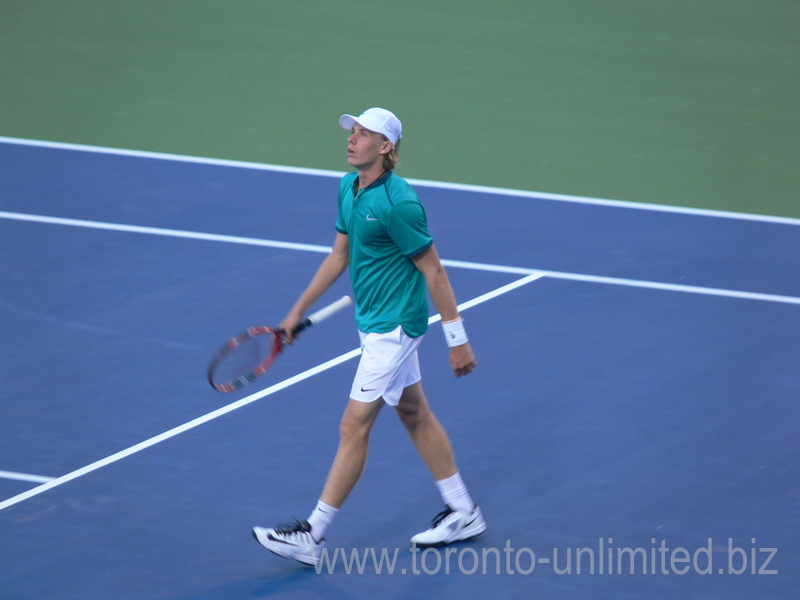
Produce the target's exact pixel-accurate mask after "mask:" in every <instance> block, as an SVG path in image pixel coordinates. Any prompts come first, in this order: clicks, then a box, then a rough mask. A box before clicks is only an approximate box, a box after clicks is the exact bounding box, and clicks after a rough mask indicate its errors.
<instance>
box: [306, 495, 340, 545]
mask: <svg viewBox="0 0 800 600" xmlns="http://www.w3.org/2000/svg"><path fill="white" fill-rule="evenodd" d="M338 512H339V509H338V508H334V507H332V506H330V505H329V504H325V503H324V502H323V501H322V500H320V501H319V502H317V506H316V508H315V509H314V512H312V513H311V516H310V517H308V524H309V525H311V535H312V536H314V539H315V540H317V541H318V542H319V541H321V540H322V538H323V537H325V530H326V529H327V528H328V525H330V524H331V523H333V519H334V518H335V517H336V513H338Z"/></svg>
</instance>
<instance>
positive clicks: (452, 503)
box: [396, 381, 486, 546]
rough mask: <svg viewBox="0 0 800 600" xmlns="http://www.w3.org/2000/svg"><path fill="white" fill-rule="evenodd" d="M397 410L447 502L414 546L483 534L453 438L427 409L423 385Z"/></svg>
mask: <svg viewBox="0 0 800 600" xmlns="http://www.w3.org/2000/svg"><path fill="white" fill-rule="evenodd" d="M396 410H397V415H398V417H400V421H401V422H402V423H403V425H404V426H405V428H406V430H407V431H408V433H409V435H410V436H411V439H412V441H413V442H414V445H415V446H416V448H417V450H418V452H419V453H420V456H422V459H423V460H424V461H425V464H426V465H427V466H428V468H429V469H430V471H431V473H432V474H433V477H434V479H435V480H436V486H437V487H438V488H439V492H440V494H441V496H442V499H443V500H444V502H445V509H444V510H443V511H442V512H440V513H439V514H437V515H436V517H434V519H433V521H432V523H431V526H430V528H428V529H427V530H425V531H423V532H420V533H418V534H417V535H415V536H414V537H412V538H411V543H412V544H416V545H418V546H442V545H445V544H450V543H453V542H458V541H463V540H467V539H471V538H473V537H476V536H477V535H480V534H481V533H483V531H485V529H486V522H485V521H484V519H483V515H482V514H481V510H480V508H479V507H478V506H476V505H475V503H474V502H473V500H472V498H471V497H470V495H469V492H468V491H467V487H466V485H464V482H463V480H462V478H461V474H460V473H459V472H458V468H457V466H456V461H455V455H454V452H453V446H452V444H451V443H450V438H449V437H448V436H447V432H446V431H445V430H444V427H442V425H441V423H439V420H438V419H437V418H436V415H435V414H434V413H433V411H432V410H431V408H430V406H429V405H428V401H427V399H426V397H425V393H424V391H423V389H422V382H421V381H417V382H416V383H414V384H412V385H409V386H408V387H407V388H406V389H405V390H404V391H403V395H402V396H401V397H400V401H399V402H398V404H397V407H396Z"/></svg>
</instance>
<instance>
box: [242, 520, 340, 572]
mask: <svg viewBox="0 0 800 600" xmlns="http://www.w3.org/2000/svg"><path fill="white" fill-rule="evenodd" d="M253 537H254V538H256V540H257V541H258V543H259V544H261V545H262V546H264V548H266V549H267V550H269V551H270V552H272V553H274V554H277V555H278V556H282V557H284V558H292V559H294V560H296V561H298V562H301V563H303V564H304V565H309V566H312V567H316V566H317V565H318V564H319V560H320V551H321V550H322V548H323V546H325V540H324V539H322V540H320V541H319V542H318V541H316V540H315V539H314V536H312V535H311V526H310V525H309V524H308V521H302V522H300V521H297V522H295V523H293V524H291V525H284V526H282V527H276V528H274V529H272V528H269V529H265V528H264V527H253Z"/></svg>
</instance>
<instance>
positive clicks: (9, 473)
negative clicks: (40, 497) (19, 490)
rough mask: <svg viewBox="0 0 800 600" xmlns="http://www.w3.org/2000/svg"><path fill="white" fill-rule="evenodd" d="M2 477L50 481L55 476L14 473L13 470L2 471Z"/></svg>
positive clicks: (0, 474) (36, 481) (39, 481)
mask: <svg viewBox="0 0 800 600" xmlns="http://www.w3.org/2000/svg"><path fill="white" fill-rule="evenodd" d="M0 479H14V480H15V481H30V482H33V483H47V482H48V481H53V480H54V479H55V477H43V476H42V475H30V474H28V473H14V472H13V471H0Z"/></svg>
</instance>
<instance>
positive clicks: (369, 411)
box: [253, 398, 384, 565]
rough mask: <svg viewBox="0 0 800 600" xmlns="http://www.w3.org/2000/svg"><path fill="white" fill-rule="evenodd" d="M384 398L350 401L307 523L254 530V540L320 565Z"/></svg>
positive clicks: (360, 468)
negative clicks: (329, 529) (327, 536)
mask: <svg viewBox="0 0 800 600" xmlns="http://www.w3.org/2000/svg"><path fill="white" fill-rule="evenodd" d="M383 404H384V403H383V399H381V398H378V399H376V400H374V401H373V402H368V403H367V402H358V401H356V400H352V399H351V400H350V401H349V402H348V404H347V407H346V408H345V411H344V414H343V415H342V421H341V424H340V427H339V436H340V437H339V449H338V451H337V452H336V457H335V458H334V460H333V466H332V467H331V471H330V473H329V474H328V479H327V481H326V482H325V487H324V488H323V491H322V496H321V497H320V500H319V502H317V506H316V507H315V508H314V511H313V512H312V513H311V515H310V516H309V518H308V520H307V521H296V522H295V523H293V524H290V525H285V526H282V527H276V528H264V527H254V528H253V537H255V538H256V540H258V542H259V543H260V544H261V545H262V546H264V547H265V548H266V549H267V550H269V551H270V552H273V553H275V554H277V555H279V556H283V557H285V558H292V559H295V560H297V561H299V562H301V563H304V564H307V565H317V564H319V559H320V551H321V549H322V547H323V545H324V535H325V529H326V528H327V526H328V525H330V524H331V522H332V521H333V518H334V517H335V516H336V513H337V512H338V510H339V508H341V506H342V504H344V501H345V500H346V499H347V496H348V495H350V492H351V491H352V490H353V488H354V487H355V485H356V483H357V482H358V480H359V478H360V477H361V473H362V472H363V471H364V465H365V464H366V461H367V450H368V446H369V434H370V431H371V429H372V426H373V425H374V423H375V419H376V418H377V417H378V413H379V412H380V410H381V407H382V406H383Z"/></svg>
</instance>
